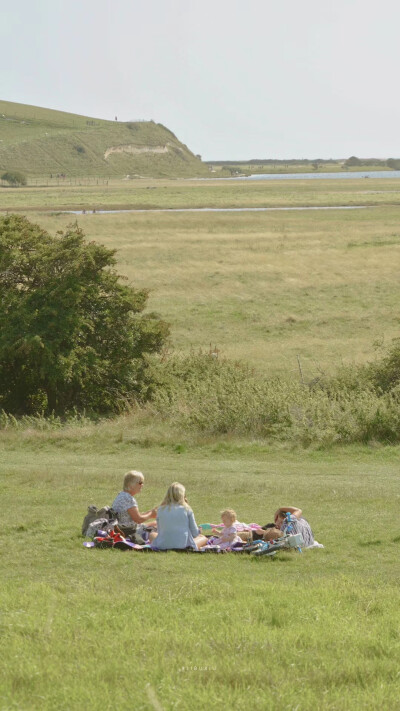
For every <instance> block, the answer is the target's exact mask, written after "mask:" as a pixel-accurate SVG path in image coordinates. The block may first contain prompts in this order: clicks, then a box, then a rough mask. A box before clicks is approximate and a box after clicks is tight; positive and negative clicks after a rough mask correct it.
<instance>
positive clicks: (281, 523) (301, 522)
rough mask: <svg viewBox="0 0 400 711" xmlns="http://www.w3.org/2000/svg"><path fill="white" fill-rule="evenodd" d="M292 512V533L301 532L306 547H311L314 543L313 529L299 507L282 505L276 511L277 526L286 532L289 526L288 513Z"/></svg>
mask: <svg viewBox="0 0 400 711" xmlns="http://www.w3.org/2000/svg"><path fill="white" fill-rule="evenodd" d="M287 513H290V514H292V517H293V518H292V524H291V526H292V528H291V531H290V532H291V533H301V535H302V536H303V541H304V548H310V546H313V545H314V535H313V532H312V530H311V526H310V524H309V523H308V521H306V519H305V518H302V515H301V514H302V513H303V512H302V510H301V509H298V508H297V507H296V506H281V507H280V508H279V509H278V510H277V511H276V512H275V517H274V518H275V526H276V527H277V528H279V530H280V531H283V533H285V532H286V528H287V526H288V523H287V521H286V514H287Z"/></svg>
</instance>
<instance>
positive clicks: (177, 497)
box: [161, 481, 191, 511]
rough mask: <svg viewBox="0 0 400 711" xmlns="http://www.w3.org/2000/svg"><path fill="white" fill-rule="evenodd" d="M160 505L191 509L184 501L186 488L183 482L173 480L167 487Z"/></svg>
mask: <svg viewBox="0 0 400 711" xmlns="http://www.w3.org/2000/svg"><path fill="white" fill-rule="evenodd" d="M161 506H184V507H185V509H188V510H189V511H191V508H190V506H189V504H188V502H187V501H186V490H185V487H184V486H183V484H180V483H179V481H174V483H173V484H171V486H169V487H168V489H167V493H166V494H165V497H164V500H163V502H162V504H161Z"/></svg>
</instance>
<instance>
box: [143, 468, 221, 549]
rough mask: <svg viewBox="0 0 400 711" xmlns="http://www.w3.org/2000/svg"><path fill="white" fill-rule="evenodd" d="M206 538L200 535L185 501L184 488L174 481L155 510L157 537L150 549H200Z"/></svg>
mask: <svg viewBox="0 0 400 711" xmlns="http://www.w3.org/2000/svg"><path fill="white" fill-rule="evenodd" d="M206 543H207V538H206V537H205V536H202V535H201V534H200V530H199V528H198V526H197V524H196V521H195V518H194V514H193V511H192V509H191V508H190V506H189V504H188V503H187V501H186V496H185V487H184V486H182V484H179V483H178V482H177V481H175V482H174V483H173V484H171V486H170V487H169V489H168V491H167V493H166V495H165V499H164V501H163V502H162V504H161V506H159V507H158V510H157V536H156V538H155V539H154V540H153V541H152V544H151V546H152V548H156V549H158V550H168V549H171V548H182V549H184V548H195V549H198V548H202V547H203V546H205V544H206Z"/></svg>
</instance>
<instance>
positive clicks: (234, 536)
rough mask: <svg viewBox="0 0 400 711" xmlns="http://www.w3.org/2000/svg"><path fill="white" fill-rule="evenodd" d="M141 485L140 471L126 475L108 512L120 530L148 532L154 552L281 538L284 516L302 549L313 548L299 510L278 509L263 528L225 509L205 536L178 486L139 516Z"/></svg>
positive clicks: (238, 544) (182, 490)
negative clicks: (218, 521) (131, 529)
mask: <svg viewBox="0 0 400 711" xmlns="http://www.w3.org/2000/svg"><path fill="white" fill-rule="evenodd" d="M143 485H144V476H143V474H142V472H139V471H130V472H127V473H126V474H125V476H124V481H123V490H122V491H120V492H119V494H118V495H117V496H116V498H115V499H114V501H113V503H112V509H113V511H114V512H115V513H116V514H117V517H118V525H119V526H120V527H121V528H123V529H124V528H126V529H129V528H130V527H131V528H132V526H135V524H136V525H137V526H139V525H141V528H142V529H143V527H145V528H146V529H147V530H148V532H149V543H150V545H151V547H152V548H153V549H154V550H180V549H186V548H193V549H195V550H199V549H201V548H203V547H204V546H207V545H214V546H215V545H216V546H219V547H220V549H221V550H232V549H234V548H235V547H237V546H240V545H243V542H251V541H254V540H259V539H262V540H265V541H271V540H277V539H278V538H280V537H281V536H284V535H285V530H286V527H287V516H286V514H287V513H290V514H292V515H291V517H290V518H291V533H301V535H302V537H303V541H304V547H305V548H310V547H312V546H314V545H315V544H314V536H313V532H312V530H311V527H310V524H309V523H308V521H306V519H305V518H303V517H302V511H301V509H299V508H296V507H295V506H281V507H280V508H279V509H277V511H276V512H275V516H274V522H273V523H268V524H266V525H265V526H259V525H257V524H244V523H240V522H239V521H238V520H237V517H236V513H235V511H234V510H233V509H225V510H224V511H222V512H221V521H222V523H221V525H215V526H211V527H210V526H209V525H208V524H207V528H208V529H210V528H211V534H212V535H211V536H208V537H207V536H206V535H204V531H203V530H202V527H199V526H198V525H197V523H196V519H195V517H194V513H193V511H192V509H191V507H190V506H189V504H188V501H187V499H186V492H185V487H184V486H183V485H182V484H180V483H179V482H174V483H173V484H171V486H169V487H168V490H167V493H166V494H165V497H164V500H163V501H162V503H161V504H160V506H158V507H154V508H153V509H151V510H150V511H146V512H145V513H141V512H140V511H139V507H138V504H137V501H136V498H135V497H136V496H137V495H138V494H139V493H140V492H141V491H142V488H143ZM154 519H155V521H154ZM205 526H206V525H204V526H203V528H205Z"/></svg>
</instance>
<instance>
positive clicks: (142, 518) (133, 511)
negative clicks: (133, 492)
mask: <svg viewBox="0 0 400 711" xmlns="http://www.w3.org/2000/svg"><path fill="white" fill-rule="evenodd" d="M127 513H128V514H129V516H130V517H131V519H132V521H134V523H145V522H146V521H148V520H149V519H151V518H155V517H156V516H157V509H156V508H154V509H151V511H146V512H145V513H140V511H139V509H138V507H137V506H132V508H130V509H128V510H127Z"/></svg>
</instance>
